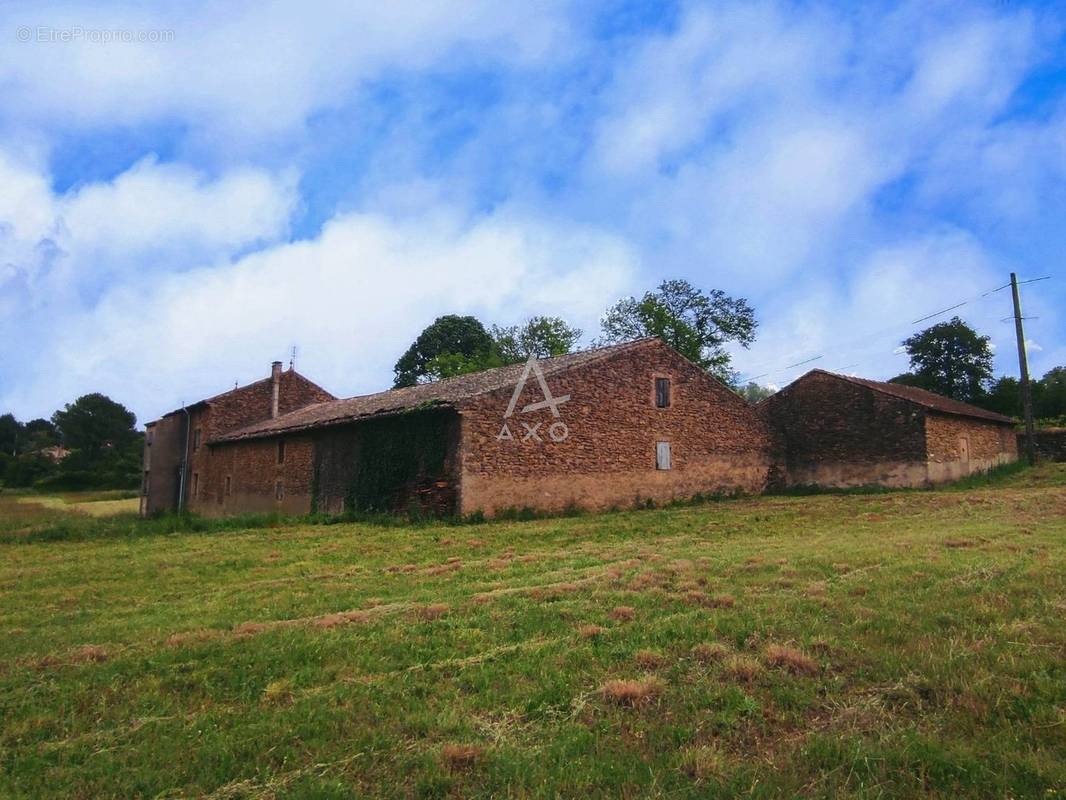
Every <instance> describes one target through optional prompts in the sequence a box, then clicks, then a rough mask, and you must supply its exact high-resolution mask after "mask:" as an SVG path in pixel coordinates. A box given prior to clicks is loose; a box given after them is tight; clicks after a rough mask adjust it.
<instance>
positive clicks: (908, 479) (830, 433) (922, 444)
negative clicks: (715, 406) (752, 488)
mask: <svg viewBox="0 0 1066 800" xmlns="http://www.w3.org/2000/svg"><path fill="white" fill-rule="evenodd" d="M758 408H759V411H760V413H761V414H762V416H763V418H764V419H766V420H767V422H768V423H769V424H770V425H771V427H772V428H773V431H774V436H775V443H776V451H777V454H778V462H779V464H780V469H779V472H778V475H777V476H776V479H777V482H778V483H783V484H784V485H787V486H822V487H849V486H862V485H879V486H895V487H904V486H927V485H930V484H936V483H944V482H947V481H952V480H957V479H959V478H962V477H964V476H966V475H970V474H972V473H975V472H981V471H985V470H988V469H991V468H993V467H996V466H999V465H1001V464H1006V463H1010V462H1012V461H1015V460H1017V458H1018V446H1017V437H1016V434H1015V430H1014V426H1015V421H1014V420H1012V419H1011V418H1010V417H1005V416H1002V415H1001V414H996V413H994V412H992V411H986V410H985V409H982V408H977V407H976V406H973V405H970V404H968V403H962V402H959V401H957V400H952V399H950V398H947V397H943V396H941V395H938V394H934V393H933V392H927V391H925V390H923V389H918V388H915V387H912V386H903V385H900V384H895V383H882V382H880V381H872V380H866V379H863V378H854V377H850V376H846V375H838V374H835V373H832V372H826V371H824V370H817V369H816V370H812V371H811V372H808V373H807V374H806V375H804V376H802V377H801V378H799V379H797V380H796V381H794V382H793V383H791V384H790V385H789V386H787V387H785V388H784V389H782V390H781V391H779V392H777V393H776V394H774V395H772V396H771V397H768V398H767V399H766V400H763V401H762V402H761V403H760V404H759V406H758Z"/></svg>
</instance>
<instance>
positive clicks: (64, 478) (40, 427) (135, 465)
mask: <svg viewBox="0 0 1066 800" xmlns="http://www.w3.org/2000/svg"><path fill="white" fill-rule="evenodd" d="M142 446H143V434H141V433H140V432H139V431H137V417H136V416H134V414H133V412H132V411H130V410H129V409H127V408H126V407H125V406H123V405H122V404H121V403H116V402H115V401H114V400H112V399H111V398H109V397H107V396H106V395H102V394H95V393H94V394H86V395H83V396H81V397H79V398H78V399H77V400H75V401H74V402H73V403H68V404H67V405H65V406H64V407H63V408H62V409H60V410H58V411H56V412H55V413H54V414H52V417H51V419H34V420H30V421H29V422H25V423H23V422H19V421H18V420H17V419H15V416H14V415H13V414H4V415H2V416H0V481H2V482H3V484H4V485H5V486H17V487H26V486H34V485H36V486H40V487H42V488H54V489H89V488H123V489H124V488H132V487H135V486H137V484H138V482H139V481H140V471H141V452H142Z"/></svg>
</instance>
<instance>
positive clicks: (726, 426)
mask: <svg viewBox="0 0 1066 800" xmlns="http://www.w3.org/2000/svg"><path fill="white" fill-rule="evenodd" d="M145 448H146V450H145V480H144V485H145V497H144V502H143V504H142V505H143V510H144V512H145V513H152V512H155V511H159V510H165V509H175V508H179V507H180V508H185V509H188V510H190V511H194V512H197V513H201V514H205V515H223V514H230V513H237V512H248V511H274V510H281V511H284V512H286V513H293V514H300V513H308V512H312V511H318V512H325V513H339V512H342V511H345V510H359V511H372V510H379V511H394V510H407V509H421V510H427V511H433V512H436V513H444V514H448V513H458V514H464V515H465V514H470V513H473V512H478V511H480V512H483V513H484V514H486V515H490V516H491V515H493V514H496V513H498V512H500V511H502V510H504V509H508V508H523V507H530V508H534V509H538V510H543V511H559V510H563V509H565V508H567V507H571V506H577V507H582V508H589V509H605V508H610V507H613V506H618V507H630V506H632V505H633V504H634V503H635V502H642V501H647V500H652V501H655V502H663V501H668V500H671V499H673V498H681V497H691V496H693V495H695V494H699V493H705V494H709V493H729V492H744V493H758V492H761V491H763V490H764V489H765V488H766V485H767V481H768V479H769V476H770V472H771V467H772V459H773V453H772V438H771V431H770V427H769V425H768V424H767V423H766V421H765V420H764V419H763V418H762V417H761V416H760V415H759V413H758V412H757V411H756V410H755V409H754V408H753V407H752V406H751V405H749V404H748V403H747V402H746V401H745V400H743V399H742V398H741V397H739V396H738V395H737V394H736V393H734V392H733V391H732V390H730V389H729V388H728V387H727V386H726V385H724V384H722V383H720V382H719V381H717V380H715V379H714V378H712V377H710V376H709V375H707V374H706V373H705V372H704V371H703V370H701V369H700V368H699V367H697V366H696V365H695V364H692V363H691V362H689V361H688V360H686V359H685V358H684V357H682V356H681V355H679V354H678V353H676V352H675V351H674V350H672V349H671V348H669V347H668V346H666V345H665V344H663V343H662V342H661V341H660V340H658V339H654V338H649V339H641V340H637V341H634V342H628V343H625V344H620V345H613V346H609V347H603V348H599V349H594V350H587V351H584V352H578V353H572V354H569V355H564V356H558V357H555V358H549V359H544V360H541V361H538V362H535V368H533V365H527V364H517V365H512V366H507V367H500V368H497V369H490V370H486V371H484V372H478V373H474V374H470V375H462V376H459V377H456V378H452V379H449V380H444V381H440V382H438V383H430V384H422V385H417V386H411V387H408V388H403V389H394V390H392V391H387V392H380V393H377V394H371V395H364V396H361V397H352V398H348V399H344V400H338V399H336V398H334V397H332V396H331V395H330V394H329V393H328V392H326V391H325V390H324V389H322V388H321V387H318V386H316V385H315V384H313V383H312V382H310V381H308V380H307V379H306V378H304V377H303V376H301V375H299V374H297V373H296V372H294V371H292V370H291V369H290V370H288V371H284V372H283V371H282V370H281V364H280V363H275V364H274V367H273V372H272V375H271V378H269V379H267V380H264V381H260V382H259V383H256V384H252V385H250V386H245V387H243V388H240V389H234V390H233V391H230V392H226V393H225V394H221V395H218V396H216V397H213V398H210V399H208V400H204V401H202V402H200V403H196V404H195V405H193V406H190V407H189V408H187V409H182V410H177V411H173V412H171V413H170V414H167V415H166V416H164V417H163V418H162V419H160V420H158V421H156V422H154V423H152V424H151V425H149V426H148V431H147V435H146V444H145Z"/></svg>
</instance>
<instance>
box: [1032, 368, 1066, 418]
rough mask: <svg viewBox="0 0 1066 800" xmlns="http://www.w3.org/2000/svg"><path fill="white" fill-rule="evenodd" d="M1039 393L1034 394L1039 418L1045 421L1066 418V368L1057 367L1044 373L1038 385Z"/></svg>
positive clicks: (1034, 404) (1034, 405) (1035, 407)
mask: <svg viewBox="0 0 1066 800" xmlns="http://www.w3.org/2000/svg"><path fill="white" fill-rule="evenodd" d="M1037 386H1039V390H1038V392H1034V395H1036V394H1038V396H1034V397H1033V407H1034V409H1035V413H1036V415H1037V416H1038V417H1041V418H1043V419H1056V420H1057V419H1059V418H1062V417H1066V367H1055V368H1054V369H1052V370H1048V371H1047V372H1046V373H1044V377H1043V378H1041V379H1040V381H1039V383H1038V384H1035V385H1034V387H1033V388H1034V389H1035V388H1036V387H1037Z"/></svg>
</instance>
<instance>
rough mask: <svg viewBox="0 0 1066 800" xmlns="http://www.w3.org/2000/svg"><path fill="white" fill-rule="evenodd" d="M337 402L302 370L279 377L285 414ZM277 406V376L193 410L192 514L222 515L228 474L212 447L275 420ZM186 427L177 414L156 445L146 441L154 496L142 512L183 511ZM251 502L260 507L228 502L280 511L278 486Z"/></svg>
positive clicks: (161, 427) (158, 431)
mask: <svg viewBox="0 0 1066 800" xmlns="http://www.w3.org/2000/svg"><path fill="white" fill-rule="evenodd" d="M331 399H333V396H332V395H331V394H329V393H328V392H326V391H325V390H324V389H322V388H321V387H319V386H316V385H315V384H314V383H312V382H311V381H309V380H307V379H306V378H304V377H303V376H302V375H300V374H299V373H297V372H294V371H292V370H288V371H286V372H282V373H281V375H280V376H279V392H278V409H279V413H281V414H284V413H287V412H289V411H295V410H296V409H298V408H303V407H305V406H307V405H311V404H312V403H320V402H324V401H326V400H331ZM272 402H273V381H272V379H271V378H266V379H264V380H261V381H257V382H255V383H252V384H249V385H248V386H242V387H240V388H237V389H233V390H232V391H229V392H225V393H224V394H220V395H217V396H216V397H212V398H210V399H209V400H206V401H203V402H200V403H196V404H194V405H192V406H190V407H189V409H188V424H189V430H188V450H189V466H188V475H187V477H186V508H188V510H190V511H195V512H197V513H204V514H217V513H219V508H218V506H219V502H218V497H219V495H218V492H219V491H221V489H220V485H218V484H217V480H218V479H219V476H220V475H221V474H222V473H220V472H219V469H220V468H219V467H218V465H217V464H215V463H214V460H215V456H214V451H213V449H212V448H211V447H210V446H209V444H208V443H209V442H210V441H211V439H213V438H214V437H216V436H219V435H221V434H223V433H227V432H229V431H232V430H236V429H237V428H241V427H244V426H245V425H250V424H252V423H254V422H261V421H262V420H266V419H270V415H271V405H272ZM185 425H186V412H185V411H175V412H171V413H170V414H167V415H166V416H164V417H163V418H162V419H160V420H157V421H156V423H155V425H154V426H153V427H154V428H155V434H154V438H155V440H156V441H154V442H153V443H151V444H149V442H148V437H145V455H144V458H145V462H146V463H147V464H148V465H149V466H148V467H147V471H148V475H147V476H146V480H147V483H148V486H149V492H148V494H147V495H146V500H145V502H143V503H142V513H153V512H157V511H167V510H170V511H172V510H176V509H177V503H178V492H177V488H176V487H177V485H178V481H179V475H180V470H181V464H182V458H183V454H184V451H185V447H186V441H185V438H186V430H185ZM197 441H198V442H199V444H198V445H197ZM253 463H258V462H257V461H256V462H253ZM309 470H310V468H309V467H308V474H310V472H309ZM256 481H257V483H256V485H259V484H258V478H257V479H256ZM231 485H232V480H231ZM308 496H309V494H308ZM231 497H232V495H231ZM246 499H248V505H249V506H254V508H251V507H248V508H245V507H244V505H243V504H241V503H238V501H237V500H236V499H231V500H229V501H227V502H229V503H230V504H231V506H232V507H233V508H235V509H236V510H240V511H245V510H248V511H251V510H256V511H261V510H265V509H267V508H269V509H273V508H274V507H275V504H274V490H273V486H272V484H271V488H270V490H269V492H267V493H266V494H265V495H264V496H263V497H261V498H258V499H256V500H254V501H252V500H251V496H250V495H247V496H246ZM300 503H302V501H297V500H296V499H295V498H294V499H292V500H289V499H284V500H283V501H282V503H281V506H282V507H285V508H288V507H296V506H297V505H300Z"/></svg>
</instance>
